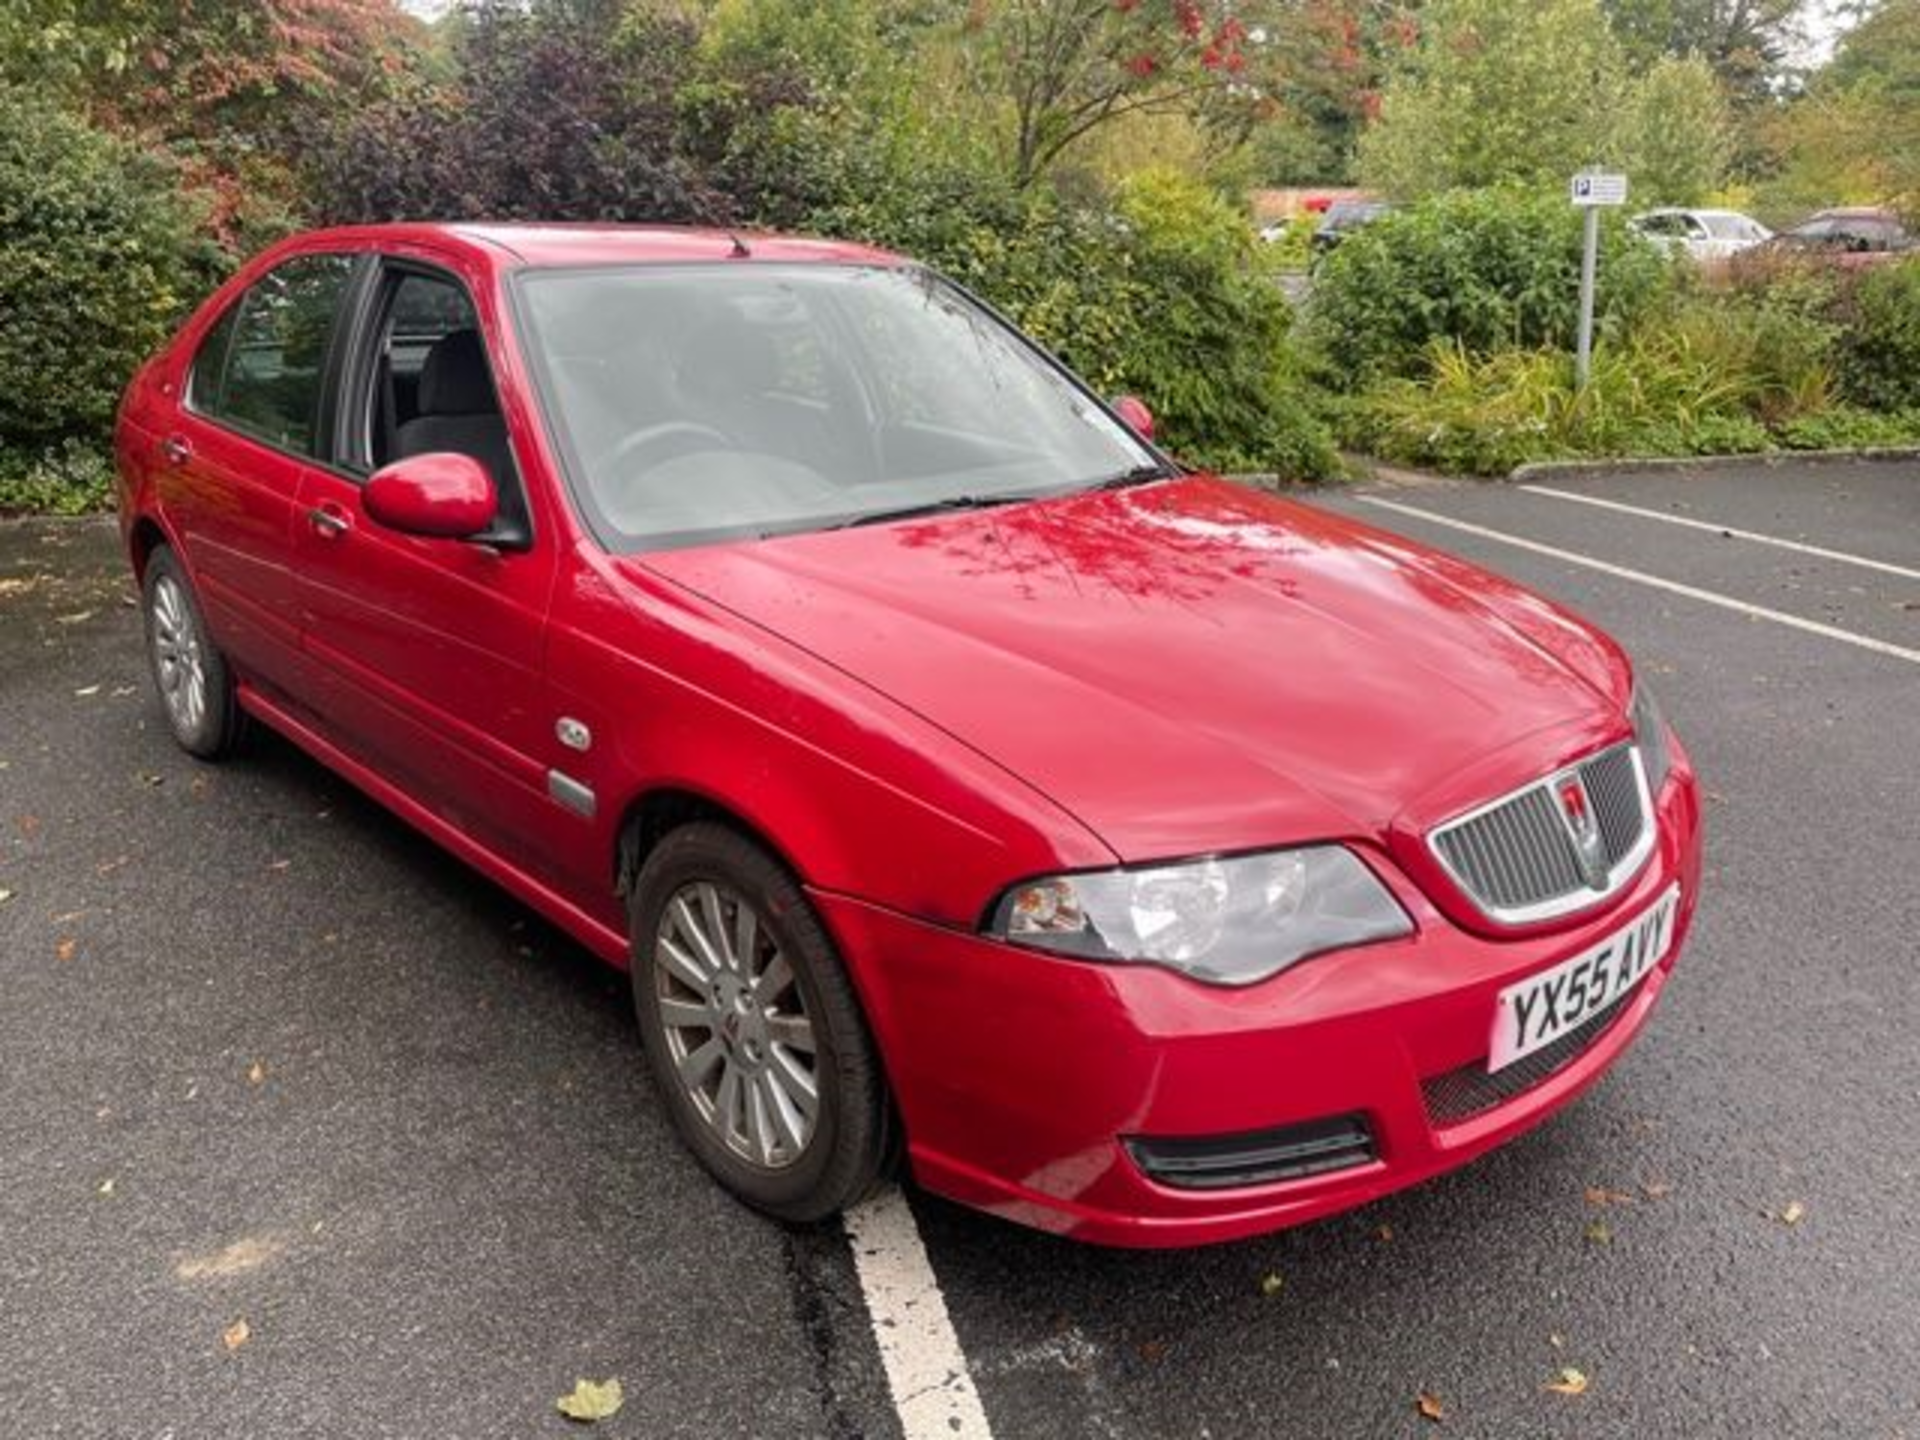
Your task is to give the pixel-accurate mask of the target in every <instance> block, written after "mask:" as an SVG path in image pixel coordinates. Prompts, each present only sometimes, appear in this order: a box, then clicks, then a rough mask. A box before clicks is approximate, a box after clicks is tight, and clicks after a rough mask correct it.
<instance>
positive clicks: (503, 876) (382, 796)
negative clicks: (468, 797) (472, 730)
mask: <svg viewBox="0 0 1920 1440" xmlns="http://www.w3.org/2000/svg"><path fill="white" fill-rule="evenodd" d="M239 701H240V708H241V709H243V710H245V711H246V712H247V713H248V714H249V715H252V716H254V717H255V718H257V719H258V720H260V721H261V723H263V724H265V725H269V726H271V727H272V728H273V729H275V730H277V731H278V732H279V733H280V734H282V735H284V736H286V738H287V739H289V740H291V741H292V742H293V743H294V744H295V745H298V746H299V747H300V748H301V749H302V750H304V751H306V752H307V753H308V754H309V755H311V756H312V757H313V758H314V759H316V760H318V761H319V762H320V763H321V764H322V765H324V766H326V767H327V768H328V769H329V770H331V771H333V772H334V773H335V774H336V775H338V776H340V777H341V779H343V780H346V781H348V782H350V783H351V784H353V785H354V786H356V787H357V788H358V789H360V790H362V791H364V792H365V793H366V794H367V795H368V796H370V797H371V798H372V799H374V800H377V801H379V802H380V804H382V805H384V806H386V808H387V809H389V810H391V811H392V812H393V813H394V814H395V815H397V816H399V817H400V818H401V819H402V820H404V821H406V822H407V823H408V824H409V825H411V826H413V828H414V829H416V830H418V831H420V832H421V833H422V834H423V835H425V836H426V837H427V838H428V839H429V840H432V841H433V842H434V843H435V844H437V845H439V846H441V847H442V848H443V849H446V850H448V851H450V852H451V853H453V854H454V855H456V856H458V857H459V858H460V859H461V860H464V861H465V862H466V863H467V864H469V865H471V866H472V867H473V868H474V869H476V870H478V871H479V872H480V873H481V874H482V875H485V876H486V877H487V878H488V879H489V880H491V881H493V882H494V884H496V885H498V886H500V887H501V888H502V889H504V890H506V891H507V892H508V893H509V894H511V895H513V896H514V897H515V898H516V899H519V900H522V901H524V902H525V903H526V904H527V905H529V906H531V907H532V908H533V909H535V910H538V911H539V912H540V913H541V914H542V915H544V916H545V917H546V918H547V919H549V920H551V921H552V922H553V923H554V924H555V925H558V926H559V927H560V928H561V929H562V930H564V931H566V932H567V933H568V934H569V935H571V936H573V938H574V939H576V940H578V941H579V942H580V943H581V944H582V945H584V946H586V947H587V949H589V950H591V951H592V952H593V953H594V954H595V955H597V956H599V957H600V958H601V959H602V960H605V961H606V962H607V963H608V964H609V965H612V966H614V967H615V968H617V969H621V970H625V969H626V968H627V967H628V964H629V957H628V952H627V937H626V936H625V935H623V934H622V933H621V932H620V931H618V930H615V929H613V928H611V927H610V926H607V925H604V924H602V923H601V922H600V921H598V920H596V919H594V918H593V917H592V916H591V915H589V914H587V912H586V911H584V910H582V909H581V908H580V907H579V906H578V905H575V904H574V903H573V902H572V901H571V900H568V899H567V898H566V897H565V896H563V895H561V894H560V893H559V892H558V891H556V890H554V889H552V888H551V887H550V886H547V885H545V884H542V883H541V882H540V881H538V880H535V879H534V878H532V877H531V876H529V875H528V874H526V872H525V871H523V870H521V869H519V868H518V867H517V866H515V865H514V864H513V863H512V862H511V861H508V860H504V859H502V858H501V857H500V856H499V855H497V854H495V853H494V852H493V851H492V850H489V849H488V848H487V847H486V846H484V845H482V844H480V843H479V842H478V841H477V840H475V839H473V837H472V836H470V835H468V834H466V832H464V831H462V830H457V829H455V828H454V827H453V826H451V825H449V824H448V823H447V822H446V821H445V820H442V819H441V818H440V817H439V816H438V815H435V814H434V813H433V812H432V811H431V810H429V809H427V807H426V806H424V805H422V804H421V803H420V802H419V801H417V800H415V799H413V797H412V796H410V795H408V794H407V793H406V792H405V791H404V790H401V789H400V788H399V787H398V786H396V785H393V784H392V783H391V782H389V781H387V780H385V779H383V778H382V777H381V776H380V775H378V774H376V773H375V772H374V771H372V770H370V769H369V768H368V767H367V766H366V765H364V764H362V763H361V762H360V761H358V760H356V759H354V758H353V757H352V756H351V755H349V754H348V753H347V752H346V751H344V750H342V749H341V748H340V747H339V746H337V745H335V744H334V743H333V742H332V741H330V740H328V739H326V738H325V737H323V736H322V735H321V734H320V733H319V732H318V731H316V730H314V729H313V728H312V727H311V726H309V725H307V724H306V723H305V722H304V721H302V720H298V719H296V718H295V717H294V716H293V715H292V714H291V713H290V712H289V711H287V710H285V709H283V708H282V707H281V706H280V705H279V704H277V703H276V702H275V701H273V700H271V699H269V698H268V697H267V696H266V695H264V694H262V693H261V692H260V691H259V690H257V689H255V688H254V687H253V686H251V685H249V684H247V683H246V682H244V681H242V682H241V684H240V687H239Z"/></svg>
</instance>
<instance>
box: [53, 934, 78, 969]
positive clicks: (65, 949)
mask: <svg viewBox="0 0 1920 1440" xmlns="http://www.w3.org/2000/svg"><path fill="white" fill-rule="evenodd" d="M73 951H74V942H73V941H71V940H62V941H61V942H60V943H59V944H58V945H56V946H54V947H53V958H54V959H56V960H58V961H59V962H60V963H61V964H62V965H64V964H66V963H67V961H69V960H71V959H73Z"/></svg>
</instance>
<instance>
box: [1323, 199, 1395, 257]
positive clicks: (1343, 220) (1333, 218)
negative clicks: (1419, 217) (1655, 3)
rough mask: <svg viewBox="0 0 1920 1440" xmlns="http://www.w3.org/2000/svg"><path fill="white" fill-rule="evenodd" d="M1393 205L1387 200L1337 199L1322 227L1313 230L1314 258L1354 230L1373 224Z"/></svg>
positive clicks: (1335, 245) (1329, 209) (1389, 211)
mask: <svg viewBox="0 0 1920 1440" xmlns="http://www.w3.org/2000/svg"><path fill="white" fill-rule="evenodd" d="M1392 210H1393V206H1392V205H1390V204H1389V203H1388V202H1386V201H1385V200H1336V201H1334V202H1333V204H1331V205H1329V206H1328V207H1327V213H1326V215H1325V217H1324V218H1323V219H1322V220H1321V221H1320V228H1319V229H1318V230H1315V231H1314V232H1313V258H1314V259H1315V260H1316V261H1317V260H1319V259H1321V258H1322V257H1323V256H1325V255H1326V254H1327V253H1328V252H1329V251H1331V250H1333V249H1334V248H1335V247H1337V246H1338V245H1339V244H1340V242H1341V241H1343V240H1345V239H1346V238H1347V237H1348V236H1349V235H1351V234H1353V232H1354V231H1356V230H1359V229H1361V228H1362V227H1364V226H1367V225H1371V224H1372V223H1373V222H1374V221H1376V220H1378V219H1379V218H1380V217H1381V216H1382V215H1386V214H1389V213H1391V212H1392Z"/></svg>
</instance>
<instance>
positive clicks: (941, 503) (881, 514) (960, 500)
mask: <svg viewBox="0 0 1920 1440" xmlns="http://www.w3.org/2000/svg"><path fill="white" fill-rule="evenodd" d="M1032 498H1033V497H1032V496H1031V495H948V496H946V497H945V498H943V499H940V500H923V501H921V502H920V503H919V504H918V505H902V506H900V507H898V508H897V509H893V510H875V511H872V512H870V513H868V514H866V515H856V516H854V517H853V518H852V519H851V520H842V521H841V522H840V523H839V524H837V525H829V526H828V527H827V528H828V529H829V530H851V529H853V528H855V527H856V526H860V525H884V524H885V523H886V522H887V521H889V520H916V519H918V518H919V517H921V516H922V515H940V514H944V513H945V512H947V511H949V510H991V509H992V508H993V507H994V506H996V505H1011V504H1013V502H1014V501H1016V500H1031V499H1032Z"/></svg>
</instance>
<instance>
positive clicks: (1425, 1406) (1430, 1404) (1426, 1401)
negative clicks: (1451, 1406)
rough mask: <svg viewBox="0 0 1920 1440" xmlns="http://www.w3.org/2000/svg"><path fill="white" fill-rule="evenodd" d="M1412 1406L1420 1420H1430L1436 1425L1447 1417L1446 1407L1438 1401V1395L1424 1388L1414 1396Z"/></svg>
mask: <svg viewBox="0 0 1920 1440" xmlns="http://www.w3.org/2000/svg"><path fill="white" fill-rule="evenodd" d="M1413 1408H1414V1409H1415V1410H1416V1411H1418V1412H1419V1415H1420V1418H1421V1419H1422V1420H1431V1421H1432V1422H1433V1423H1434V1424H1436V1425H1438V1424H1439V1423H1440V1422H1441V1421H1442V1420H1444V1419H1446V1418H1447V1407H1446V1406H1444V1405H1442V1404H1441V1403H1440V1397H1439V1396H1438V1395H1433V1394H1430V1393H1428V1392H1427V1391H1425V1390H1422V1391H1421V1392H1420V1393H1419V1394H1418V1395H1416V1396H1415V1397H1414V1400H1413Z"/></svg>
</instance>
